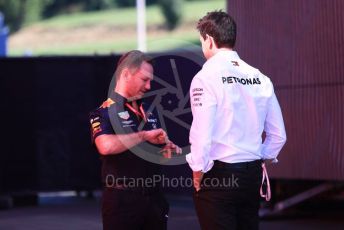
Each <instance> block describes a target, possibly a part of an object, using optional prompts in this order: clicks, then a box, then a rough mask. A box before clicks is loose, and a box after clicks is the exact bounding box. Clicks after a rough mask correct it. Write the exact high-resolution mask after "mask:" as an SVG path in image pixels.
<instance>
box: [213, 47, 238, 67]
mask: <svg viewBox="0 0 344 230" xmlns="http://www.w3.org/2000/svg"><path fill="white" fill-rule="evenodd" d="M223 58H226V59H231V60H235V59H240V57H239V55H238V53H237V52H236V51H234V50H219V51H218V52H217V53H216V54H215V55H214V56H212V57H211V58H209V60H208V61H207V62H206V65H207V64H208V63H212V62H213V61H216V60H218V59H223Z"/></svg>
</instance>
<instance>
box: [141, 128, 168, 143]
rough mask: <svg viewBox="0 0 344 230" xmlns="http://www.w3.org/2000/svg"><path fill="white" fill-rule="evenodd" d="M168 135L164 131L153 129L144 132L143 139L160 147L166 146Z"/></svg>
mask: <svg viewBox="0 0 344 230" xmlns="http://www.w3.org/2000/svg"><path fill="white" fill-rule="evenodd" d="M166 137H167V134H166V132H165V131H164V130H163V129H153V130H148V131H143V133H142V139H143V140H144V141H148V142H150V143H152V144H155V145H159V144H165V140H166Z"/></svg>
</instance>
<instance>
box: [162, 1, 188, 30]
mask: <svg viewBox="0 0 344 230" xmlns="http://www.w3.org/2000/svg"><path fill="white" fill-rule="evenodd" d="M159 3H160V8H161V11H162V13H163V15H164V16H165V24H166V26H167V28H168V29H169V30H173V29H175V28H176V27H177V26H178V25H179V24H180V22H181V19H182V10H183V0H159Z"/></svg>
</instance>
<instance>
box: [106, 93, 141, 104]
mask: <svg viewBox="0 0 344 230" xmlns="http://www.w3.org/2000/svg"><path fill="white" fill-rule="evenodd" d="M110 98H111V100H113V101H115V102H116V103H118V104H121V105H124V104H125V103H127V102H129V103H131V101H129V100H128V99H127V98H125V97H123V96H122V95H120V94H119V93H117V92H115V91H112V93H111V95H110ZM136 102H137V104H138V105H141V103H142V100H136Z"/></svg>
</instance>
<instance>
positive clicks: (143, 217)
mask: <svg viewBox="0 0 344 230" xmlns="http://www.w3.org/2000/svg"><path fill="white" fill-rule="evenodd" d="M168 211H169V205H168V203H167V201H166V199H165V198H164V196H163V194H162V193H161V192H160V191H158V192H154V193H149V194H145V193H143V192H141V191H127V190H118V189H112V188H105V189H104V190H103V197H102V219H103V229H104V230H122V229H123V230H139V229H140V230H144V229H147V230H148V229H149V230H160V229H162V230H164V229H167V219H168Z"/></svg>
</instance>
